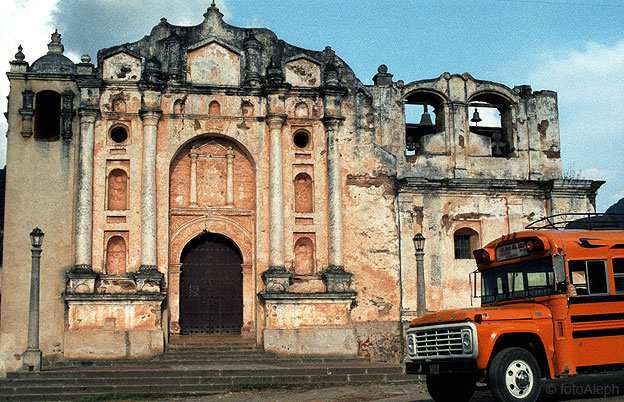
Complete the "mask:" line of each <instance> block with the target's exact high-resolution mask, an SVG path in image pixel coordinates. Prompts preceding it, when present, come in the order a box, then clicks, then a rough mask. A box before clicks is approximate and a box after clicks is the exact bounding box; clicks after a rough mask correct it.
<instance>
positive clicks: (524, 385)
mask: <svg viewBox="0 0 624 402" xmlns="http://www.w3.org/2000/svg"><path fill="white" fill-rule="evenodd" d="M505 384H506V385H507V390H508V391H509V393H510V394H511V395H513V396H514V397H516V398H518V399H522V398H525V397H527V396H528V395H529V394H530V393H531V390H532V389H533V371H531V368H530V367H529V365H528V364H527V363H526V362H525V361H523V360H514V361H513V362H511V363H510V364H509V366H507V370H506V375H505Z"/></svg>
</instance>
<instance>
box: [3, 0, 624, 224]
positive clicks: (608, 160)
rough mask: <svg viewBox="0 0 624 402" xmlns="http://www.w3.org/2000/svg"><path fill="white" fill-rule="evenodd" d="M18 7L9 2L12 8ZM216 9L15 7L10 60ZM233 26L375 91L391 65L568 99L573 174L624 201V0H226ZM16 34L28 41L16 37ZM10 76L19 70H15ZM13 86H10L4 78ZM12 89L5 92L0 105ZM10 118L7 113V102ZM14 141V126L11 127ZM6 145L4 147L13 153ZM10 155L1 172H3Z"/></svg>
mask: <svg viewBox="0 0 624 402" xmlns="http://www.w3.org/2000/svg"><path fill="white" fill-rule="evenodd" d="M5 1H7V0H5ZM209 5H210V1H209V0H208V1H189V0H169V1H156V0H123V1H122V0H8V12H7V13H5V14H4V17H2V21H1V22H2V24H0V57H2V58H3V59H4V60H7V61H8V60H12V59H13V55H14V54H15V52H16V48H17V45H19V44H20V43H21V44H22V46H24V53H25V54H26V61H29V62H31V63H32V62H33V61H34V60H36V58H38V57H39V56H41V55H43V54H44V53H45V52H46V44H47V43H48V42H49V41H50V34H51V32H52V31H53V29H54V28H58V29H59V32H60V33H61V34H62V35H63V43H64V45H65V49H66V55H68V56H69V57H70V58H72V59H73V60H75V61H78V60H79V58H80V55H82V54H84V53H87V54H89V55H91V57H92V58H93V59H94V60H95V58H96V54H97V50H98V49H100V48H104V47H108V46H113V45H117V44H120V43H124V42H131V41H135V40H138V39H140V38H141V37H143V36H144V35H146V34H149V32H150V30H151V28H152V27H153V26H154V25H156V24H158V22H159V20H160V18H161V17H166V18H167V19H168V20H169V22H170V23H172V24H176V25H195V24H198V23H200V22H201V21H202V19H203V17H202V14H203V13H204V12H205V10H206V8H207V7H208V6H209ZM217 5H218V6H219V8H220V9H221V11H222V12H223V13H224V14H225V20H226V21H227V22H228V23H230V24H231V25H236V26H243V27H266V28H269V29H271V30H272V31H274V32H275V33H276V34H277V36H278V37H279V38H280V39H283V40H285V41H286V42H289V43H291V44H293V45H296V46H300V47H304V48H309V49H313V50H322V49H323V48H324V47H325V46H331V47H332V48H333V49H334V50H335V51H336V54H337V55H338V56H339V57H341V58H342V59H343V60H344V61H346V62H347V63H348V64H349V65H350V66H351V68H352V69H353V70H354V71H355V73H356V75H357V76H358V77H359V78H360V80H362V82H364V83H365V84H370V83H371V78H372V77H373V75H374V74H375V73H376V72H377V67H378V66H379V64H382V63H383V64H386V65H387V66H388V69H389V72H390V73H392V74H394V79H395V80H399V79H400V80H403V81H405V82H406V83H407V82H410V81H415V80H420V79H426V78H434V77H438V76H439V75H441V74H442V73H444V72H445V71H448V72H450V73H459V74H461V73H464V72H468V73H470V74H471V75H472V76H473V77H475V78H477V79H483V80H489V81H496V82H500V83H503V84H505V85H507V86H509V87H513V86H515V85H520V84H528V85H531V86H532V88H533V89H534V90H541V89H550V90H554V91H557V92H558V93H559V114H560V125H561V145H562V158H563V171H564V174H565V175H566V176H567V177H577V178H589V179H593V180H606V181H607V183H606V184H605V185H604V186H603V187H602V189H601V190H600V191H599V195H598V203H597V204H598V205H597V210H598V211H599V212H601V211H604V210H605V209H606V208H607V207H608V206H610V205H611V204H613V203H615V202H616V201H617V200H618V199H620V198H622V197H624V123H623V121H624V120H623V119H622V115H623V112H624V96H622V94H624V78H623V77H624V30H623V29H622V27H623V26H624V2H621V1H619V0H603V1H601V0H544V1H540V0H481V1H467V0H466V1H453V0H431V1H425V0H411V1H408V0H404V1H400V0H394V1H381V0H378V1H375V0H368V1H365V0H344V1H340V0H334V1H326V0H315V1H302V0H298V1H295V0H291V1H286V0H282V1H277V0H274V1H272V0H265V1H252V0H226V1H225V2H224V1H217ZM16 33H17V36H16ZM6 69H8V63H7V64H6ZM4 81H6V80H4ZM7 88H8V85H7V83H6V82H3V83H2V85H1V86H0V96H1V97H2V98H4V97H5V96H6V94H7ZM1 107H2V111H3V112H4V111H5V109H6V105H5V104H2V105H1ZM0 130H2V131H6V122H5V121H2V122H1V123H0ZM3 146H4V145H3V144H0V147H3ZM3 153H4V151H3V148H2V149H0V155H1V156H0V164H3V163H4V155H3Z"/></svg>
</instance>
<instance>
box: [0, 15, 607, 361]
mask: <svg viewBox="0 0 624 402" xmlns="http://www.w3.org/2000/svg"><path fill="white" fill-rule="evenodd" d="M204 17H205V18H204V21H203V22H202V23H201V24H199V25H197V26H192V27H183V26H174V25H171V24H169V23H168V22H167V21H166V20H162V21H161V23H159V24H158V25H157V26H155V27H154V28H153V30H152V32H151V33H150V35H148V36H146V37H144V38H143V39H140V40H138V41H137V42H132V43H127V44H123V45H119V46H115V47H112V48H108V49H102V50H101V51H100V52H99V53H98V56H97V66H98V67H99V69H96V66H95V65H94V64H92V63H91V62H90V59H89V58H83V60H82V62H81V63H79V64H77V65H76V66H75V67H76V68H75V69H73V68H69V66H67V65H66V63H67V61H66V60H65V59H62V63H61V64H62V65H59V66H57V67H59V68H58V69H54V67H55V66H51V67H50V66H48V67H50V68H52V69H53V70H54V71H57V72H58V74H57V75H50V76H48V75H41V74H39V73H40V72H38V71H36V70H37V69H34V70H33V68H32V66H30V65H29V64H28V62H27V61H25V60H24V59H23V58H21V56H20V58H21V59H20V60H14V61H12V62H11V72H10V73H9V79H10V84H11V92H10V97H9V103H8V104H9V110H8V116H9V119H8V121H9V130H8V135H7V141H8V143H7V184H6V194H7V196H6V221H5V237H4V248H3V249H4V256H3V265H4V268H3V272H2V284H1V286H2V312H1V314H2V316H1V320H0V322H1V327H0V345H1V346H0V361H1V362H2V365H1V367H2V369H1V370H2V371H3V372H6V371H7V370H13V369H16V368H18V367H20V366H21V362H20V359H21V353H22V352H23V351H24V348H25V339H23V336H22V335H21V334H25V333H26V323H25V320H23V319H22V317H24V316H25V315H26V314H27V309H28V303H27V300H28V289H29V276H28V275H27V274H26V270H24V269H23V267H24V266H28V264H29V263H30V250H29V245H28V244H27V243H28V242H27V240H24V239H27V237H26V238H25V237H24V236H27V233H29V232H30V231H31V230H32V228H33V227H35V226H39V227H41V228H42V230H43V231H44V232H45V233H46V237H45V241H44V245H43V254H42V260H41V275H42V278H43V279H42V280H43V281H45V283H46V286H45V287H42V293H41V314H42V316H45V317H46V322H47V325H46V326H45V327H44V326H42V328H41V350H42V352H43V355H44V358H45V357H46V356H60V355H62V356H65V357H72V358H74V357H86V358H89V357H94V358H97V357H102V356H109V357H125V356H144V355H149V354H155V353H160V352H161V351H162V347H163V345H164V343H165V339H167V337H168V335H169V334H179V333H180V332H181V331H182V328H183V327H184V320H185V318H186V319H188V316H187V317H185V314H187V313H188V311H185V310H184V308H182V307H181V306H180V293H181V289H180V286H186V285H185V282H184V281H183V280H181V278H182V277H183V275H184V263H185V261H184V258H185V255H186V254H185V248H186V247H187V246H188V245H189V244H192V242H193V239H196V238H197V237H198V236H202V235H203V234H204V233H206V232H207V233H212V234H217V235H222V236H224V238H226V239H227V240H228V242H224V244H228V247H231V250H234V252H235V253H237V254H239V255H240V258H241V261H242V264H241V267H240V271H238V270H233V272H237V274H238V272H240V275H241V283H242V287H241V288H240V289H239V290H237V291H240V292H242V293H241V295H242V303H243V306H242V311H243V313H242V318H241V324H240V325H241V328H240V330H241V331H242V333H243V334H244V335H245V336H250V337H255V338H256V340H257V342H258V343H259V344H262V345H264V346H265V347H266V348H267V349H269V350H274V351H278V352H284V353H326V352H327V350H328V349H326V344H323V343H322V342H321V341H320V340H322V339H324V338H323V337H325V336H328V337H332V336H342V338H341V339H340V340H337V339H334V338H331V342H333V343H332V347H331V348H330V349H331V350H332V351H334V352H336V353H340V352H346V353H353V354H355V353H359V354H360V355H362V356H367V357H368V356H370V357H372V358H374V359H380V360H396V359H398V358H399V357H400V355H401V336H402V331H403V330H402V325H403V324H404V323H405V322H408V321H409V320H410V318H412V317H414V315H415V314H416V311H417V307H418V306H417V294H416V282H417V280H418V278H417V270H416V261H415V258H414V246H413V243H412V237H413V236H414V235H415V234H416V233H419V232H420V233H422V234H423V235H424V236H425V238H426V239H427V240H426V245H425V250H424V252H425V254H424V279H425V293H426V299H427V308H428V309H429V310H439V309H445V308H454V307H462V306H469V305H470V304H471V302H474V301H473V300H471V298H470V283H469V280H468V274H469V273H470V272H471V271H473V270H474V262H473V260H471V259H463V258H455V254H454V236H455V234H456V233H470V234H474V236H475V237H473V238H471V247H473V246H474V247H476V246H482V245H485V244H486V243H488V242H489V241H491V240H493V239H495V238H497V237H499V236H500V235H502V234H506V233H510V232H513V231H518V230H522V228H523V227H524V226H525V225H526V224H527V223H529V222H531V221H532V220H535V219H538V218H540V217H543V216H546V215H549V214H554V213H561V212H586V211H591V210H593V209H594V205H593V202H594V199H595V193H596V191H597V189H598V187H599V186H600V184H599V183H598V182H591V181H586V180H564V179H563V178H562V173H561V159H560V157H561V155H560V143H559V123H558V110H557V97H556V93H554V92H552V91H535V92H534V91H532V90H531V88H530V87H528V86H525V85H523V86H517V87H514V88H510V87H507V86H505V85H502V84H498V83H493V82H490V81H484V80H479V79H475V78H474V77H472V76H470V75H469V74H462V75H458V74H450V73H444V74H442V75H441V76H439V77H435V78H432V79H423V80H418V81H412V82H408V83H407V84H406V83H404V82H403V81H402V80H396V81H395V77H394V76H393V75H392V74H391V68H388V67H387V66H385V65H382V66H380V67H379V70H378V74H377V75H375V77H374V78H373V82H374V84H373V85H364V84H363V83H362V82H361V81H360V80H359V79H358V78H356V77H355V75H354V73H353V71H352V70H351V69H350V68H349V67H348V65H347V64H346V63H345V62H344V61H343V60H341V59H340V58H339V57H337V56H336V55H335V54H334V51H333V50H332V49H331V48H329V47H328V48H326V49H324V50H322V51H313V50H306V49H301V48H299V47H296V46H293V45H290V44H287V43H285V42H283V41H280V40H279V39H278V38H277V36H276V35H275V34H274V33H272V32H270V31H268V30H265V29H253V28H237V27H232V26H230V25H228V24H226V23H225V22H224V21H223V19H222V15H221V13H219V11H218V10H217V9H216V7H213V6H211V7H210V8H209V9H208V11H207V12H206V14H205V15H204ZM55 38H56V39H55V42H54V43H53V46H52V49H53V50H54V52H55V53H54V54H55V55H57V56H59V55H61V53H62V45H60V36H59V37H56V36H55ZM55 57H56V56H53V57H52V58H46V59H45V60H46V63H47V62H51V63H54V60H61V59H60V58H55ZM59 62H60V61H59ZM48 67H46V68H48ZM99 71H101V75H98V72H99ZM389 71H390V72H389ZM74 73H75V74H74ZM43 91H51V92H53V93H56V94H57V95H58V96H59V97H61V96H62V102H61V107H66V110H65V109H63V111H62V113H61V111H58V114H59V125H60V124H61V121H62V122H63V127H64V130H65V129H67V130H70V131H71V132H70V133H69V134H71V135H67V134H68V133H65V132H64V134H63V135H62V136H59V138H58V139H49V140H46V141H42V140H41V139H40V138H38V134H40V133H38V132H36V131H37V125H36V123H35V124H33V121H35V122H36V116H35V113H36V112H35V109H36V108H35V106H36V102H37V96H38V94H40V93H42V92H43ZM61 94H62V95H61ZM39 99H41V97H40V98H39ZM484 103H486V104H487V105H490V106H492V105H494V106H492V107H496V108H498V110H499V112H500V113H501V123H500V127H483V125H482V124H481V125H480V126H479V125H475V123H474V122H473V121H472V120H471V118H472V116H471V112H472V109H471V108H475V107H481V108H482V107H485V106H484ZM406 105H407V106H410V105H411V106H414V105H421V106H422V105H428V107H429V109H428V111H427V113H428V114H429V115H430V116H429V117H431V118H432V119H433V120H434V121H435V123H434V121H432V125H430V126H429V125H428V126H427V127H418V126H417V124H416V123H418V122H416V123H410V122H406V121H405V107H406ZM40 107H41V106H40ZM61 114H62V116H63V117H62V119H61ZM33 118H34V120H33ZM68 122H69V123H70V124H67V123H68ZM415 124H416V125H415ZM120 129H121V130H123V131H124V132H125V137H124V135H122V136H118V135H117V134H119V133H120V132H119V130H120ZM67 130H65V131H67ZM116 130H117V131H116ZM114 133H117V134H114ZM42 169H43V173H45V174H44V176H45V180H41V177H42ZM24 189H30V190H29V191H25V190H24ZM42 194H43V195H45V196H41V195H42ZM213 257H214V256H211V255H206V258H205V263H206V264H212V263H213V261H216V259H215V258H213ZM237 268H238V267H237ZM70 269H72V271H71V272H73V274H72V273H70V274H68V271H69V270H70ZM267 271H268V272H269V273H276V272H277V273H278V274H276V275H270V274H268V275H267V274H264V273H267ZM263 274H264V275H263ZM332 275H333V276H332ZM421 279H422V278H421ZM195 285H197V284H195ZM188 286H190V285H188ZM198 288H199V287H198ZM61 294H62V295H63V297H60V296H59V295H61ZM151 298H154V299H151ZM165 298H166V302H163V300H164V299H165ZM238 307H240V306H238ZM204 310H205V309H204ZM263 331H264V332H263ZM332 331H333V332H332ZM263 333H264V335H263ZM332 334H333V335H332ZM94 339H95V340H101V341H102V345H101V346H98V348H96V350H95V352H93V351H91V349H90V343H91V342H93V340H94ZM106 339H108V341H105V340H106ZM280 342H284V343H283V344H284V345H287V347H284V346H280ZM55 345H56V346H55Z"/></svg>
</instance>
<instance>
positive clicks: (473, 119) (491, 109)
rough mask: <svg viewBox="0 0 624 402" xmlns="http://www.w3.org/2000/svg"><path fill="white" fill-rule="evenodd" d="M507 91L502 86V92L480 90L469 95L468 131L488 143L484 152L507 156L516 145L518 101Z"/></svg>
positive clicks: (512, 151)
mask: <svg viewBox="0 0 624 402" xmlns="http://www.w3.org/2000/svg"><path fill="white" fill-rule="evenodd" d="M507 92H509V91H508V90H507V89H506V87H503V86H501V91H496V90H494V89H487V90H482V91H478V92H476V93H474V94H472V95H471V96H470V97H469V98H468V118H469V119H470V121H469V125H470V132H471V133H472V134H476V135H477V137H480V138H481V139H485V140H486V142H489V145H488V146H487V148H488V149H487V153H486V155H491V156H498V157H507V156H509V155H512V154H513V153H514V152H515V150H516V148H517V137H518V136H517V127H516V115H517V107H518V103H517V102H516V100H515V99H514V98H513V97H512V96H510V94H508V93H507ZM484 112H485V113H484Z"/></svg>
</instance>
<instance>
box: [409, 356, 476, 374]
mask: <svg viewBox="0 0 624 402" xmlns="http://www.w3.org/2000/svg"><path fill="white" fill-rule="evenodd" d="M477 372H478V369H477V361H476V360H474V359H461V360H458V359H453V360H436V361H426V362H406V363H405V373H406V374H434V375H436V374H476V373H477Z"/></svg>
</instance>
